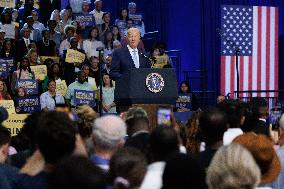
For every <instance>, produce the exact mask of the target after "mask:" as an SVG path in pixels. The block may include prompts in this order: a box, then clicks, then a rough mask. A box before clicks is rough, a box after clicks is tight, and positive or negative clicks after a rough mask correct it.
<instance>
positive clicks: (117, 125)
mask: <svg viewBox="0 0 284 189" xmlns="http://www.w3.org/2000/svg"><path fill="white" fill-rule="evenodd" d="M125 135H126V125H125V123H124V121H123V120H122V119H121V118H120V117H117V116H114V115H106V116H103V117H101V118H97V119H96V120H95V122H94V126H93V134H92V138H93V144H94V151H95V152H94V154H93V155H91V160H92V162H93V163H94V164H96V165H97V166H99V167H101V168H102V169H103V170H105V171H107V170H108V169H109V162H110V159H111V157H112V156H113V154H114V153H115V152H116V151H117V150H118V149H119V148H121V147H123V145H124V137H125Z"/></svg>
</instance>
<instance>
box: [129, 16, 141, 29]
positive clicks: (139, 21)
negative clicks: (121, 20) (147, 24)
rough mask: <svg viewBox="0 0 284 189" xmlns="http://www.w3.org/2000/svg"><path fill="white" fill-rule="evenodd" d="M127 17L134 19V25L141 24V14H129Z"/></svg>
mask: <svg viewBox="0 0 284 189" xmlns="http://www.w3.org/2000/svg"><path fill="white" fill-rule="evenodd" d="M129 18H131V19H132V20H133V21H134V25H135V26H142V19H143V16H142V14H130V15H129Z"/></svg>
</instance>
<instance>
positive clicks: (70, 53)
mask: <svg viewBox="0 0 284 189" xmlns="http://www.w3.org/2000/svg"><path fill="white" fill-rule="evenodd" d="M85 56H86V55H85V54H84V53H81V52H79V51H76V50H73V49H68V50H67V53H66V58H65V62H67V63H72V64H74V63H75V62H77V63H82V62H84V60H85Z"/></svg>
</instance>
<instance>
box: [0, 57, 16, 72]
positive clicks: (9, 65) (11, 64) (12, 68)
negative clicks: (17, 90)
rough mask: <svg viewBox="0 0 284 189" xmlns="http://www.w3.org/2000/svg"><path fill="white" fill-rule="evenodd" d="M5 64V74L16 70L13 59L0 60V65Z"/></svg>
mask: <svg viewBox="0 0 284 189" xmlns="http://www.w3.org/2000/svg"><path fill="white" fill-rule="evenodd" d="M2 63H6V64H7V72H8V73H9V72H13V71H15V70H16V66H15V65H14V59H13V58H1V59H0V64H2Z"/></svg>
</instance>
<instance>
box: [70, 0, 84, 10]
mask: <svg viewBox="0 0 284 189" xmlns="http://www.w3.org/2000/svg"><path fill="white" fill-rule="evenodd" d="M82 2H83V0H69V4H70V7H71V8H72V12H73V13H80V12H82V8H81V5H82Z"/></svg>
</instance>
